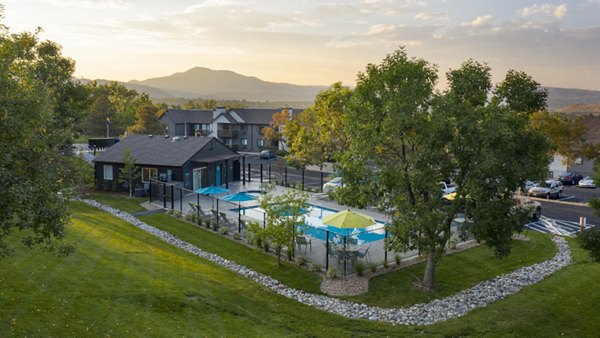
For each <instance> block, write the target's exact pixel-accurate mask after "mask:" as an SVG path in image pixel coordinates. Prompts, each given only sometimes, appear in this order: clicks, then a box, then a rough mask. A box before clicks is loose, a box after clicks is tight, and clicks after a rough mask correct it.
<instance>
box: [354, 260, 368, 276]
mask: <svg viewBox="0 0 600 338" xmlns="http://www.w3.org/2000/svg"><path fill="white" fill-rule="evenodd" d="M354 268H355V269H356V274H357V275H359V276H360V277H362V276H363V275H364V274H365V263H364V262H363V261H356V263H354Z"/></svg>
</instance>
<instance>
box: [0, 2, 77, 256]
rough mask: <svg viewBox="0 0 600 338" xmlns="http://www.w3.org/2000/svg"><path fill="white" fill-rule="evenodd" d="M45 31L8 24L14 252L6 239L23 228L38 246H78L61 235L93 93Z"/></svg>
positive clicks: (4, 72)
mask: <svg viewBox="0 0 600 338" xmlns="http://www.w3.org/2000/svg"><path fill="white" fill-rule="evenodd" d="M0 12H1V9H0ZM0 19H1V17H0ZM38 32H39V31H37V32H36V33H27V32H24V33H10V32H9V31H8V28H6V27H5V26H3V25H1V24H0V93H1V94H0V154H1V156H0V192H1V193H2V198H0V210H1V211H2V217H0V257H2V256H5V255H7V254H10V253H11V251H12V249H11V248H10V247H8V246H7V245H6V243H5V241H4V239H5V237H6V236H8V235H9V234H10V233H11V232H13V231H14V230H17V229H18V230H19V231H20V232H19V234H20V235H22V236H23V241H24V242H25V243H26V244H27V245H28V246H30V247H33V246H38V247H40V248H43V249H46V250H49V251H53V252H55V253H58V254H66V253H69V252H71V251H72V250H73V247H72V246H71V245H68V244H66V243H62V244H61V242H60V239H62V238H63V237H64V224H65V223H66V222H67V221H68V219H69V212H68V210H67V207H66V204H65V201H66V200H67V199H68V197H69V191H68V190H67V189H66V188H69V187H72V186H73V185H74V183H75V182H74V180H72V177H71V173H72V172H73V170H74V169H75V168H74V167H73V166H76V165H77V161H76V160H73V159H72V156H73V155H72V149H71V144H72V141H73V140H74V139H75V136H76V135H75V134H76V133H75V132H74V125H75V124H76V123H78V121H79V120H80V119H81V117H82V114H83V111H84V110H85V109H86V104H87V101H86V93H85V90H84V89H83V88H82V87H81V86H79V85H78V84H77V83H75V82H74V81H73V77H72V76H73V71H74V69H75V62H74V61H73V60H71V59H69V58H66V57H64V56H63V55H62V52H61V47H60V46H59V45H57V44H56V43H54V42H51V41H39V39H38V36H37V34H38ZM59 192H61V193H59Z"/></svg>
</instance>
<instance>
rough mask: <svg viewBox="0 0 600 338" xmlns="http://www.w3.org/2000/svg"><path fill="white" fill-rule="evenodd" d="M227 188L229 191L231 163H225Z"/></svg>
mask: <svg viewBox="0 0 600 338" xmlns="http://www.w3.org/2000/svg"><path fill="white" fill-rule="evenodd" d="M225 188H227V189H229V161H225Z"/></svg>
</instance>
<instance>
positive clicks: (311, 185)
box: [242, 162, 331, 192]
mask: <svg viewBox="0 0 600 338" xmlns="http://www.w3.org/2000/svg"><path fill="white" fill-rule="evenodd" d="M330 175H331V173H326V172H323V171H322V170H319V171H316V170H303V169H297V168H294V167H290V166H288V165H286V164H285V163H282V162H273V163H268V164H264V163H246V164H245V165H244V166H243V168H242V182H243V184H245V183H246V182H260V183H273V184H276V185H280V186H284V187H295V188H298V189H301V190H307V191H312V192H323V184H324V183H325V182H326V181H327V178H328V177H329V176H330Z"/></svg>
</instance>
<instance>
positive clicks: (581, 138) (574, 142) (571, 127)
mask: <svg viewBox="0 0 600 338" xmlns="http://www.w3.org/2000/svg"><path fill="white" fill-rule="evenodd" d="M531 125H532V126H533V127H534V128H536V129H537V130H539V131H540V132H541V133H543V134H544V135H545V136H546V138H548V140H549V141H550V143H551V144H552V149H551V150H552V152H554V153H558V154H560V155H562V156H564V157H566V158H570V159H575V158H577V157H581V156H583V155H584V154H585V153H586V143H585V141H586V140H585V134H586V132H587V128H586V127H585V126H584V125H583V123H582V121H581V117H580V116H578V117H573V116H566V115H562V114H560V113H550V112H548V111H547V110H541V111H538V112H535V113H534V114H533V115H532V116H531Z"/></svg>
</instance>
